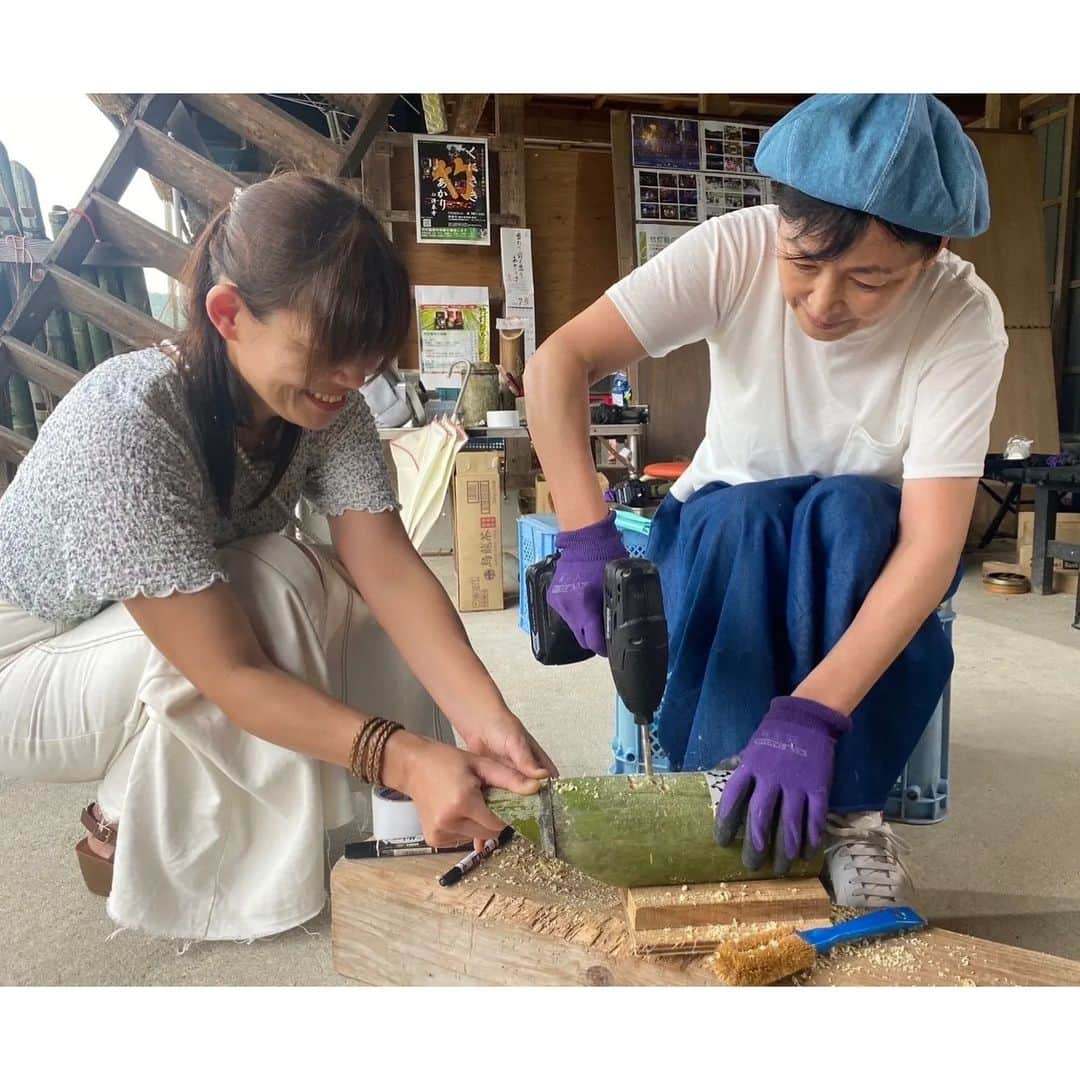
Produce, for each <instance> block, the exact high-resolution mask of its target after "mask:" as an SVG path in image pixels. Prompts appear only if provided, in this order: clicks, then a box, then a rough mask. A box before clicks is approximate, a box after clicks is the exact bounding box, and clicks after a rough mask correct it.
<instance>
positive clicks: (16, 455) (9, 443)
mask: <svg viewBox="0 0 1080 1080" xmlns="http://www.w3.org/2000/svg"><path fill="white" fill-rule="evenodd" d="M33 445H34V444H33V442H31V440H30V439H24V438H23V437H22V435H16V434H15V432H14V431H12V430H11V429H10V428H6V427H4V426H3V425H2V424H0V459H2V460H4V461H10V462H11V463H12V464H13V465H18V464H19V462H21V461H22V459H23V458H24V457H26V455H27V454H29V453H30V448H31V447H32V446H33ZM5 480H6V478H5V477H2V476H0V484H4V486H6V483H5ZM0 494H2V491H0Z"/></svg>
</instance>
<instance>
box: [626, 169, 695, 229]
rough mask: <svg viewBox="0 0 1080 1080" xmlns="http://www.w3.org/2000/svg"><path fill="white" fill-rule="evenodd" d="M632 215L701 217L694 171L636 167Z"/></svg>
mask: <svg viewBox="0 0 1080 1080" xmlns="http://www.w3.org/2000/svg"><path fill="white" fill-rule="evenodd" d="M634 196H635V201H636V214H635V216H636V217H637V219H638V220H639V221H686V222H690V223H691V224H694V223H696V222H698V221H700V220H701V198H700V193H699V191H698V174H697V173H696V172H672V171H668V170H664V169H635V170H634Z"/></svg>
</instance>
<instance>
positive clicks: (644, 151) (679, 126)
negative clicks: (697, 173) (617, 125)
mask: <svg viewBox="0 0 1080 1080" xmlns="http://www.w3.org/2000/svg"><path fill="white" fill-rule="evenodd" d="M699 124H700V121H698V120H696V119H691V118H690V117H684V116H645V115H640V114H637V113H635V114H633V115H632V116H631V117H630V135H631V140H632V146H633V151H632V153H633V164H634V165H640V166H646V167H652V168H657V169H700V168H701V150H700V132H699Z"/></svg>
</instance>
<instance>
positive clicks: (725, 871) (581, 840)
mask: <svg viewBox="0 0 1080 1080" xmlns="http://www.w3.org/2000/svg"><path fill="white" fill-rule="evenodd" d="M709 775H710V774H706V773H700V772H688V773H669V774H662V775H656V776H653V777H651V778H647V777H645V776H586V777H578V778H574V779H571V780H556V781H552V782H550V783H547V784H545V785H544V788H543V789H542V790H541V792H540V794H539V795H515V794H514V793H512V792H509V791H503V790H501V789H495V788H493V789H491V790H490V791H488V792H487V793H486V798H487V802H488V805H489V806H490V807H491V809H492V811H493V812H494V813H496V814H497V815H498V816H499V817H501V818H502V819H503V820H504V821H506V822H507V824H509V825H513V826H514V828H515V829H516V830H517V831H518V832H519V833H521V835H522V836H524V837H525V838H526V839H527V840H530V841H532V842H533V843H534V844H537V845H538V846H539V847H541V848H542V849H543V850H544V851H545V852H547V853H548V854H549V855H555V856H557V857H558V858H560V859H563V860H564V861H565V862H568V863H570V864H571V865H573V866H575V867H577V868H578V869H579V870H580V871H581V872H582V873H584V874H588V875H589V876H590V877H593V878H596V879H598V880H599V881H605V882H607V883H608V884H610V885H616V886H619V887H620V888H627V889H629V888H638V887H640V886H645V885H693V884H697V883H703V882H719V881H745V880H751V879H763V878H771V877H773V870H772V867H771V865H769V864H766V865H765V866H763V867H762V868H761V869H760V870H747V868H746V867H745V866H743V864H742V849H741V844H739V845H735V846H732V847H726V848H722V847H720V846H718V845H717V843H716V841H715V839H714V827H715V826H714V815H713V803H712V798H711V797H710V790H709V783H708V776H709ZM821 864H822V860H821V857H820V856H819V857H817V858H815V859H812V860H809V861H801V860H800V861H798V862H796V863H795V864H794V865H793V866H792V868H791V872H790V875H789V876H791V877H813V876H815V875H817V874H818V873H820V871H821Z"/></svg>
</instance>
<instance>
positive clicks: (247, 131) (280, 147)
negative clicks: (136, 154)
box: [162, 94, 340, 179]
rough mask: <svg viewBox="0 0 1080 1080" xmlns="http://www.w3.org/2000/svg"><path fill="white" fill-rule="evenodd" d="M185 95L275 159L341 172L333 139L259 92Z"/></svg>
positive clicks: (323, 171) (312, 169)
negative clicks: (324, 135) (319, 132)
mask: <svg viewBox="0 0 1080 1080" xmlns="http://www.w3.org/2000/svg"><path fill="white" fill-rule="evenodd" d="M183 98H184V101H185V102H186V103H187V104H188V105H190V106H191V107H192V108H193V109H197V110H198V111H199V112H201V113H202V114H203V115H205V116H209V117H210V118H211V119H212V120H216V121H217V122H218V123H219V124H222V125H224V126H225V127H227V128H228V129H229V130H230V131H234V132H236V133H237V134H239V135H243V136H244V138H245V139H248V140H249V141H250V142H253V143H254V144H255V145H256V146H257V147H259V149H261V150H265V151H266V152H267V153H268V154H269V155H270V157H271V158H272V159H273V160H274V161H275V162H279V163H282V164H286V165H291V166H292V167H293V168H295V169H300V170H304V171H309V172H315V173H321V174H322V175H324V176H333V175H334V174H335V173H336V172H337V166H338V161H339V160H340V151H339V150H338V148H337V147H336V146H335V145H334V144H333V143H332V142H330V140H329V139H326V138H323V136H322V135H319V134H317V133H316V132H315V131H314V130H312V129H311V128H309V127H308V126H307V124H305V123H303V122H302V121H300V120H297V119H296V118H295V117H292V116H290V115H289V114H288V113H287V112H285V110H284V109H279V108H278V107H277V106H276V105H274V104H272V103H271V102H269V101H266V100H264V99H263V98H261V97H259V96H257V95H255V94H184V95H183ZM162 179H164V178H162Z"/></svg>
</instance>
